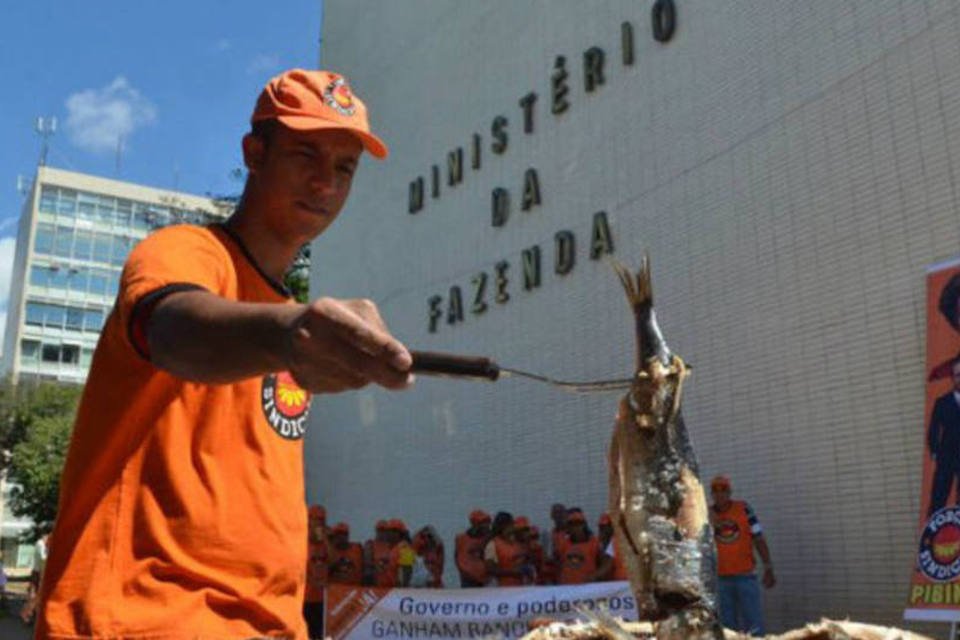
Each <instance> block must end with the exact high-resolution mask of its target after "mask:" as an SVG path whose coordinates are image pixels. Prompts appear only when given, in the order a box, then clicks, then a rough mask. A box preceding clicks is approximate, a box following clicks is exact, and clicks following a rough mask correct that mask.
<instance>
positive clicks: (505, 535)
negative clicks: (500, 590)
mask: <svg viewBox="0 0 960 640" xmlns="http://www.w3.org/2000/svg"><path fill="white" fill-rule="evenodd" d="M490 536H491V538H490V541H489V542H488V543H487V546H486V547H484V550H483V559H484V560H485V561H486V564H487V573H488V574H489V575H491V576H493V577H494V578H496V580H497V584H498V585H499V586H501V587H520V586H523V585H525V584H532V583H533V581H534V579H535V578H536V575H535V572H534V568H533V564H532V563H531V562H530V558H529V554H528V552H527V546H526V545H525V544H523V543H521V542H520V541H519V540H517V530H516V528H515V526H514V520H513V516H512V515H511V514H509V513H507V512H506V511H501V512H499V513H497V515H496V517H495V518H494V519H493V527H492V528H491V530H490Z"/></svg>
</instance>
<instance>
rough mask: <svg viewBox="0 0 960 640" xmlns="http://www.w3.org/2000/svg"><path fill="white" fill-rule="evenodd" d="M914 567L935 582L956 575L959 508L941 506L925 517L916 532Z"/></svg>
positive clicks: (959, 550)
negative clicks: (916, 543) (917, 538)
mask: <svg viewBox="0 0 960 640" xmlns="http://www.w3.org/2000/svg"><path fill="white" fill-rule="evenodd" d="M917 568H918V569H920V571H921V572H922V573H923V575H925V576H927V577H928V578H930V579H931V580H934V581H935V582H951V581H953V580H955V579H956V578H957V577H958V576H960V507H945V508H943V509H940V510H939V511H937V512H936V513H934V514H933V515H932V516H930V518H929V519H928V520H927V525H926V526H925V527H924V528H923V533H922V534H921V535H920V551H919V553H918V554H917Z"/></svg>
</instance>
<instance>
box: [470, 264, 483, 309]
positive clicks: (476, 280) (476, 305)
mask: <svg viewBox="0 0 960 640" xmlns="http://www.w3.org/2000/svg"><path fill="white" fill-rule="evenodd" d="M470 282H471V284H473V306H472V307H471V308H470V311H472V312H473V313H477V314H479V313H483V312H484V311H486V310H487V303H486V300H484V297H485V296H486V291H487V272H486V271H481V272H480V273H478V274H477V275H475V276H473V278H472V279H471V280H470Z"/></svg>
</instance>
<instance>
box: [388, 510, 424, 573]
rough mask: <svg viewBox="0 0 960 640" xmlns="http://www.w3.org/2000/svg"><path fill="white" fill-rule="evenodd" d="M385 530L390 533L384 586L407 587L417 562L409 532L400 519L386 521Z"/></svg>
mask: <svg viewBox="0 0 960 640" xmlns="http://www.w3.org/2000/svg"><path fill="white" fill-rule="evenodd" d="M387 530H388V531H389V532H390V541H391V548H390V559H389V562H388V565H387V575H388V581H389V584H386V585H384V586H388V587H409V586H410V577H411V576H412V574H413V565H414V563H415V562H416V560H417V552H416V551H414V550H413V545H412V544H411V541H410V531H409V530H408V529H407V525H406V524H404V522H403V520H400V519H395V520H390V521H388V522H387Z"/></svg>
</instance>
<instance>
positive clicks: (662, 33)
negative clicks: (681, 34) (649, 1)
mask: <svg viewBox="0 0 960 640" xmlns="http://www.w3.org/2000/svg"><path fill="white" fill-rule="evenodd" d="M650 22H651V24H652V26H653V39H654V40H656V41H657V42H669V41H670V39H671V38H673V32H674V31H676V30H677V7H676V6H675V5H674V4H673V0H657V1H656V2H654V3H653V8H652V9H651V10H650Z"/></svg>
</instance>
